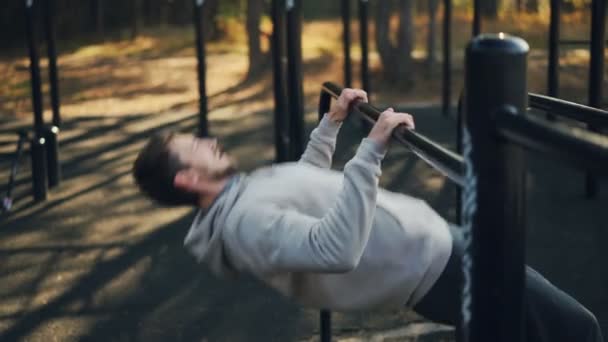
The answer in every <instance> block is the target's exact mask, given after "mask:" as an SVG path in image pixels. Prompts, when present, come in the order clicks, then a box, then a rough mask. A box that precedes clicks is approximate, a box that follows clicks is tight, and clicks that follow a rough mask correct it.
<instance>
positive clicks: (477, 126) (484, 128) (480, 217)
mask: <svg viewBox="0 0 608 342" xmlns="http://www.w3.org/2000/svg"><path fill="white" fill-rule="evenodd" d="M528 50H529V47H528V44H527V43H526V42H525V41H523V40H522V39H519V38H515V37H510V36H506V35H504V34H499V35H481V36H478V37H477V38H474V39H473V40H472V41H471V43H469V45H468V47H467V52H466V65H465V99H464V106H465V109H464V113H463V114H464V116H465V117H464V126H463V150H464V151H465V160H466V165H467V166H466V167H467V169H466V174H467V179H466V186H465V190H464V195H463V221H464V227H465V237H466V240H467V241H470V244H469V243H467V254H468V255H469V256H470V257H471V259H470V260H471V263H470V265H471V268H470V269H469V270H468V271H469V272H470V273H468V276H467V274H465V279H467V278H468V279H469V280H470V282H467V281H466V280H465V289H467V288H468V293H467V291H464V293H463V298H464V299H463V303H464V305H463V315H462V316H463V324H462V326H461V327H462V329H461V330H462V331H461V332H462V336H460V337H461V338H462V339H463V341H467V342H487V341H496V342H518V341H523V338H524V334H523V332H524V320H523V313H524V312H523V301H524V298H523V289H524V274H525V268H524V259H525V248H524V245H525V243H524V241H525V159H524V154H523V150H522V149H521V148H519V147H517V146H514V145H510V144H508V143H507V141H506V140H504V139H497V138H496V130H495V129H492V127H496V116H497V113H502V112H508V113H513V114H509V115H523V113H525V110H526V104H527V94H528V93H527V80H526V64H527V60H526V59H527V53H528ZM467 227H468V228H470V230H468V229H467ZM465 264H466V262H465ZM467 296H470V297H469V298H467ZM497 307H500V308H501V310H496V308H497Z"/></svg>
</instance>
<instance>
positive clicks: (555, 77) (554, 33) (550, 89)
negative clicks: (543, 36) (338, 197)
mask: <svg viewBox="0 0 608 342" xmlns="http://www.w3.org/2000/svg"><path fill="white" fill-rule="evenodd" d="M550 7H551V19H550V21H549V64H548V70H547V94H548V95H549V96H551V97H558V96H559V24H560V18H561V14H560V12H561V0H551V4H550ZM550 115H551V114H547V117H548V118H552V117H551V116H550Z"/></svg>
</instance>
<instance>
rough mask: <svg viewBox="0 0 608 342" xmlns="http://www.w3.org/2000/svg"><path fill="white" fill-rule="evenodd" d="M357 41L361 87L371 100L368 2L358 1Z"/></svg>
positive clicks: (364, 0) (365, 0)
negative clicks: (358, 41) (359, 46)
mask: <svg viewBox="0 0 608 342" xmlns="http://www.w3.org/2000/svg"><path fill="white" fill-rule="evenodd" d="M359 39H360V40H361V87H362V88H363V90H365V91H366V92H367V98H368V99H370V100H371V94H372V89H371V88H372V86H371V81H370V78H369V1H368V0H359Z"/></svg>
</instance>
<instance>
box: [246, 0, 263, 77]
mask: <svg viewBox="0 0 608 342" xmlns="http://www.w3.org/2000/svg"><path fill="white" fill-rule="evenodd" d="M263 12H264V0H248V1H247V16H246V17H247V18H246V25H245V29H246V30H247V47H248V48H249V68H248V71H247V78H249V79H252V78H255V77H256V76H259V73H260V72H261V71H262V70H263V69H264V66H265V64H266V61H267V58H266V56H265V54H264V53H263V52H262V47H261V45H260V37H261V31H260V19H261V17H262V13H263Z"/></svg>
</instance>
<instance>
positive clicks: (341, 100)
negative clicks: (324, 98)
mask: <svg viewBox="0 0 608 342" xmlns="http://www.w3.org/2000/svg"><path fill="white" fill-rule="evenodd" d="M357 101H360V102H367V93H366V92H365V91H363V90H361V89H349V88H345V89H343V90H342V93H340V97H338V99H337V100H336V101H334V102H333V104H332V106H331V109H330V110H329V113H327V115H328V116H329V119H330V120H331V121H333V122H342V121H344V119H346V117H347V116H348V113H349V112H350V111H351V110H352V106H353V105H354V104H355V103H356V102H357Z"/></svg>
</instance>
